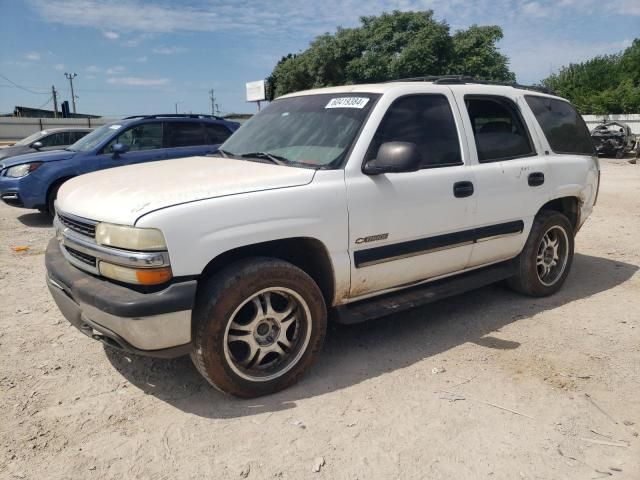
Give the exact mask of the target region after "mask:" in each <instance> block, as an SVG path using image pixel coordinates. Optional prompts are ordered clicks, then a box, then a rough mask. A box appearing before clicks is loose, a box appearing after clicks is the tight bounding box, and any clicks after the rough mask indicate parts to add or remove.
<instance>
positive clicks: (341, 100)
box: [324, 97, 369, 108]
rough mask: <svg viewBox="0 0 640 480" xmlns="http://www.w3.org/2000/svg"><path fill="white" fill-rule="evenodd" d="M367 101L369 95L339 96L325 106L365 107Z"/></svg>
mask: <svg viewBox="0 0 640 480" xmlns="http://www.w3.org/2000/svg"><path fill="white" fill-rule="evenodd" d="M367 102H369V99H368V98H367V97H338V98H332V99H331V100H329V103H327V105H326V106H325V107H324V108H364V106H365V105H366V104H367Z"/></svg>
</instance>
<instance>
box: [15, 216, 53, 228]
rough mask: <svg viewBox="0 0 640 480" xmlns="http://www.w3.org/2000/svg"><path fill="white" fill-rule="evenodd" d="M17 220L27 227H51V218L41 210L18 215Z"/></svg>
mask: <svg viewBox="0 0 640 480" xmlns="http://www.w3.org/2000/svg"><path fill="white" fill-rule="evenodd" d="M18 220H19V221H20V222H21V223H22V224H23V225H25V226H27V227H36V228H51V226H52V225H53V219H52V218H51V217H50V216H49V215H47V214H46V213H42V212H31V213H24V214H22V215H20V216H19V217H18Z"/></svg>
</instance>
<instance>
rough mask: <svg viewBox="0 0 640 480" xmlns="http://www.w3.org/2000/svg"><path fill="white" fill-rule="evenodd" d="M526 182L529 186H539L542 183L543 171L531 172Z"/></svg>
mask: <svg viewBox="0 0 640 480" xmlns="http://www.w3.org/2000/svg"><path fill="white" fill-rule="evenodd" d="M528 182H529V186H530V187H539V186H540V185H542V184H543V183H544V173H542V172H533V173H530V174H529V177H528Z"/></svg>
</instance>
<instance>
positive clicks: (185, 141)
mask: <svg viewBox="0 0 640 480" xmlns="http://www.w3.org/2000/svg"><path fill="white" fill-rule="evenodd" d="M166 128H167V133H166V139H167V143H166V146H167V147H169V148H172V147H191V146H194V145H206V144H207V142H205V140H204V130H203V128H202V124H201V123H200V122H167V124H166ZM218 143H219V142H218Z"/></svg>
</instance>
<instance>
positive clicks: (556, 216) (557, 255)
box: [507, 211, 574, 297]
mask: <svg viewBox="0 0 640 480" xmlns="http://www.w3.org/2000/svg"><path fill="white" fill-rule="evenodd" d="M573 245H574V244H573V228H572V226H571V222H569V219H568V218H567V217H566V216H565V215H563V214H562V213H559V212H554V211H543V212H541V213H540V214H538V215H537V216H536V218H535V220H534V222H533V226H532V228H531V233H529V238H528V239H527V243H526V244H525V247H524V249H523V250H522V253H521V254H520V264H519V268H518V274H517V275H516V276H514V277H512V278H510V279H509V280H508V282H507V283H508V284H509V286H510V287H511V288H513V289H514V290H516V291H518V292H521V293H524V294H526V295H531V296H534V297H544V296H547V295H551V294H553V293H555V292H557V291H558V290H559V289H560V287H561V286H562V284H563V283H564V281H565V279H566V278H567V275H568V274H569V270H570V268H571V263H572V261H573Z"/></svg>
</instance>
